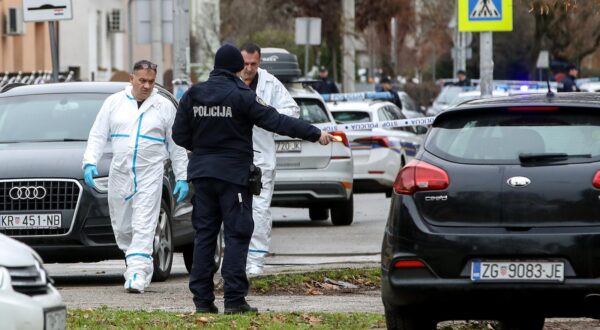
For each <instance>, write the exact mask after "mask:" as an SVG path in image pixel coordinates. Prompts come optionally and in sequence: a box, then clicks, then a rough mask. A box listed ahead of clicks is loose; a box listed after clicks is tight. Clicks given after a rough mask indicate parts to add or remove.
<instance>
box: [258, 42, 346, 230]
mask: <svg viewBox="0 0 600 330" xmlns="http://www.w3.org/2000/svg"><path fill="white" fill-rule="evenodd" d="M261 53H262V58H261V65H260V66H261V68H263V69H266V70H267V71H269V72H270V73H271V74H273V75H274V76H276V77H277V78H278V79H279V80H280V81H281V82H283V83H284V84H285V86H286V88H287V89H288V91H289V92H290V94H291V96H292V97H293V98H294V100H295V101H296V103H297V104H298V106H299V107H300V119H302V120H304V121H306V122H308V123H310V124H312V125H315V126H317V127H320V128H323V127H324V126H328V125H333V124H335V122H334V120H333V117H332V115H331V113H330V112H329V111H328V109H327V107H326V105H325V102H324V101H323V98H322V97H321V95H319V93H317V92H315V90H314V89H312V88H311V87H310V86H309V85H308V84H307V83H306V82H304V83H303V82H300V81H298V78H299V77H300V70H299V68H298V62H297V60H296V56H295V55H293V54H290V53H289V52H288V51H286V50H284V49H279V48H263V49H262V51H261ZM265 59H268V61H265ZM332 134H333V135H334V136H335V137H336V138H337V141H336V142H334V143H330V144H328V145H326V146H322V145H319V144H316V143H312V142H307V141H301V140H296V139H291V138H289V137H284V136H278V137H276V148H277V165H276V171H277V174H276V175H275V189H274V192H273V200H272V202H271V205H272V206H279V207H298V208H308V209H309V216H310V219H311V220H314V221H320V220H326V219H327V218H329V214H330V213H331V222H332V223H333V224H334V225H350V224H351V223H352V221H353V220H354V198H353V175H352V170H353V164H352V151H351V150H350V144H349V142H348V139H347V137H346V134H345V133H343V132H333V133H332Z"/></svg>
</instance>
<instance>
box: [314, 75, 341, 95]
mask: <svg viewBox="0 0 600 330" xmlns="http://www.w3.org/2000/svg"><path fill="white" fill-rule="evenodd" d="M313 88H314V89H315V90H316V91H317V92H318V93H319V94H335V93H339V92H340V91H339V90H338V88H337V85H336V84H335V83H334V82H333V81H331V80H329V79H323V78H321V79H319V80H317V82H315V83H314V85H313Z"/></svg>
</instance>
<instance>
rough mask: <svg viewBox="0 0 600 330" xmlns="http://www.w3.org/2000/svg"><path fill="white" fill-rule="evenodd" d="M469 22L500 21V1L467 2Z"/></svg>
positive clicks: (480, 0) (478, 0)
mask: <svg viewBox="0 0 600 330" xmlns="http://www.w3.org/2000/svg"><path fill="white" fill-rule="evenodd" d="M469 21H502V0H469Z"/></svg>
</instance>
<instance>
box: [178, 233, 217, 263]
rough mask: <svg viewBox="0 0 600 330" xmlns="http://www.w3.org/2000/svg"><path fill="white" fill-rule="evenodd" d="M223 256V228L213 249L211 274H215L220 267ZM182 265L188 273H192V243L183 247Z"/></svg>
mask: <svg viewBox="0 0 600 330" xmlns="http://www.w3.org/2000/svg"><path fill="white" fill-rule="evenodd" d="M222 256H223V227H221V230H220V231H219V236H218V237H217V247H216V249H215V266H214V269H213V272H214V273H216V272H217V271H218V270H219V268H220V267H221V261H222ZM183 263H184V264H185V269H186V270H187V271H188V273H191V272H192V264H193V263H194V243H191V244H187V245H186V246H184V247H183Z"/></svg>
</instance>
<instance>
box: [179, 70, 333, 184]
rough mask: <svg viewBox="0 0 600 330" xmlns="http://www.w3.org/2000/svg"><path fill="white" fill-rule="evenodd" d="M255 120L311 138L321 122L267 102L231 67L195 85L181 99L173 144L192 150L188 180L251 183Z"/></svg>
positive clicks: (314, 138)
mask: <svg viewBox="0 0 600 330" xmlns="http://www.w3.org/2000/svg"><path fill="white" fill-rule="evenodd" d="M254 125H257V126H259V127H261V128H264V129H265V130H268V131H271V132H275V133H277V134H281V135H287V136H290V137H294V138H301V139H304V140H308V141H312V142H315V141H317V140H319V137H320V136H321V130H320V129H318V128H317V127H315V126H312V125H309V124H307V123H306V122H304V121H302V120H300V119H296V118H292V117H288V116H286V115H282V114H280V113H279V112H277V110H275V108H272V107H270V106H267V105H266V104H265V103H264V101H262V100H261V99H260V98H258V97H257V96H256V94H255V93H254V92H253V91H252V90H251V89H250V88H249V87H248V86H246V84H244V82H243V81H242V80H241V79H239V78H238V77H237V76H235V75H234V74H232V73H230V72H229V71H226V70H213V71H212V72H211V73H210V78H209V79H208V81H206V82H204V83H201V84H196V85H194V86H192V87H191V88H190V89H189V90H188V91H187V92H186V93H185V94H184V95H183V97H182V98H181V101H180V102H179V107H178V108H177V115H176V116H175V122H174V124H173V134H172V135H173V141H175V143H177V144H178V145H180V146H182V147H184V148H186V149H187V150H190V151H192V155H191V157H190V162H189V165H188V180H193V179H196V178H217V179H221V180H224V181H228V182H231V183H235V184H239V185H247V184H248V174H249V171H250V165H251V164H252V158H253V156H254V154H253V149H252V127H254Z"/></svg>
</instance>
